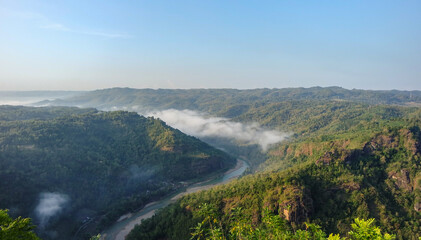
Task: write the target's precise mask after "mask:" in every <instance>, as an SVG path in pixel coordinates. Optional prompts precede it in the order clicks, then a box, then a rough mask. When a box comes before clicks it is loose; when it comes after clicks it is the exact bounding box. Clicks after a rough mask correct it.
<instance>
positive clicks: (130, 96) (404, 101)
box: [38, 87, 421, 117]
mask: <svg viewBox="0 0 421 240" xmlns="http://www.w3.org/2000/svg"><path fill="white" fill-rule="evenodd" d="M291 100H331V101H352V102H360V103H367V104H389V105H406V106H411V105H415V106H420V105H421V91H398V90H391V91H372V90H357V89H353V90H348V89H344V88H340V87H326V88H322V87H312V88H284V89H251V90H237V89H186V90H183V89H174V90H173V89H157V90H153V89H131V88H112V89H104V90H96V91H91V92H86V93H83V94H80V95H77V96H73V97H70V98H65V99H60V100H52V101H43V102H40V103H38V104H40V105H63V106H83V107H96V108H100V109H112V108H113V107H114V108H122V107H125V108H127V109H128V110H136V111H148V110H157V109H168V108H174V109H192V110H200V111H203V112H209V113H213V114H217V115H221V116H228V117H229V116H230V115H236V114H238V113H237V112H243V111H246V110H247V108H248V106H250V105H254V104H259V103H260V104H268V103H279V102H284V101H291Z"/></svg>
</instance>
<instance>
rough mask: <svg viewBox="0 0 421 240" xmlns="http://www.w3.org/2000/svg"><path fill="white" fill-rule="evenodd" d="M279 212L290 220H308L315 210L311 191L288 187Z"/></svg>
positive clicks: (300, 221)
mask: <svg viewBox="0 0 421 240" xmlns="http://www.w3.org/2000/svg"><path fill="white" fill-rule="evenodd" d="M278 212H279V213H280V214H283V217H284V218H285V219H286V220H287V221H290V222H295V223H302V222H304V221H306V219H307V218H308V217H309V215H310V214H311V213H312V212H313V199H311V197H310V193H309V191H307V190H305V189H301V188H290V189H287V191H285V196H284V200H283V201H282V200H281V202H280V205H279V210H278Z"/></svg>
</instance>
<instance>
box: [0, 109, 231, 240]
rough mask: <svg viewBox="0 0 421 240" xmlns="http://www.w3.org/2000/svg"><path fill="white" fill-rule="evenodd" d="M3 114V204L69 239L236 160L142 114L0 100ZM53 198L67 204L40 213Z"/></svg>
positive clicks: (0, 172) (0, 174)
mask: <svg viewBox="0 0 421 240" xmlns="http://www.w3.org/2000/svg"><path fill="white" fill-rule="evenodd" d="M0 119H1V120H0V129H1V131H0V179H1V180H0V209H3V208H8V209H10V214H11V215H22V216H31V217H33V219H34V220H35V224H41V225H45V226H42V227H45V228H46V229H55V230H57V232H58V234H60V235H61V236H62V237H64V238H66V236H69V235H72V234H74V233H75V231H76V230H77V228H78V227H79V226H80V225H81V223H82V222H83V221H86V220H87V219H94V223H93V224H94V225H97V226H100V227H101V226H106V225H107V224H109V223H111V222H114V221H115V220H116V219H117V218H118V217H119V216H121V215H122V214H124V213H126V212H128V211H132V210H135V209H138V208H140V207H142V206H143V205H144V204H146V203H148V202H150V201H152V200H154V199H156V198H159V197H161V196H163V195H165V194H168V193H169V192H171V191H174V190H175V189H177V188H179V187H181V186H182V184H181V183H180V181H188V180H192V179H196V178H198V177H203V176H205V175H208V174H211V173H214V172H215V171H221V170H224V169H227V168H229V167H231V166H233V165H234V163H235V161H234V159H232V158H230V157H229V156H227V155H226V154H225V153H223V152H221V151H219V150H216V149H214V148H212V147H210V146H209V145H207V144H205V143H203V142H201V141H199V140H198V139H196V138H194V137H190V136H187V135H185V134H183V133H181V132H180V131H178V130H176V129H173V128H171V127H169V126H167V125H166V124H165V123H164V122H162V121H160V120H158V119H154V118H145V117H142V116H139V115H138V114H136V113H129V112H123V111H118V112H100V111H97V110H93V109H85V110H82V109H76V108H28V107H9V106H0ZM47 197H54V198H55V199H56V200H57V201H58V202H59V203H62V205H60V206H59V205H57V204H56V205H54V207H57V208H58V207H60V211H57V215H58V216H57V217H56V216H55V215H51V216H50V215H48V214H47V215H46V216H41V217H40V211H39V208H38V207H39V206H40V205H39V204H38V203H39V202H40V201H43V200H42V199H43V198H47ZM47 203H48V204H50V202H47ZM37 205H38V206H37ZM34 209H35V210H34ZM59 213H62V214H61V215H59ZM47 222H48V224H47ZM94 231H98V229H94ZM44 237H48V235H45V236H44Z"/></svg>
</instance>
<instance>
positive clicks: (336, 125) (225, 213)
mask: <svg viewBox="0 0 421 240" xmlns="http://www.w3.org/2000/svg"><path fill="white" fill-rule="evenodd" d="M300 103H302V102H300ZM342 104H343V103H337V102H317V101H315V102H314V103H308V107H304V106H302V105H301V106H300V105H296V106H297V108H293V107H290V106H294V104H293V103H291V104H285V105H284V104H275V105H274V106H271V105H266V106H262V107H261V108H260V109H259V108H256V111H254V113H255V114H253V115H250V116H249V117H247V119H250V118H256V119H257V118H258V121H259V122H262V123H263V122H267V123H268V124H270V125H272V126H275V125H278V124H279V125H281V124H287V125H288V123H290V125H289V126H290V128H291V129H295V130H296V131H297V134H296V135H295V137H294V138H292V139H291V140H290V141H289V142H284V143H281V144H280V145H278V146H277V147H275V148H272V149H271V150H270V151H269V153H268V155H269V160H268V161H266V162H265V163H264V164H263V165H261V169H262V172H260V173H256V174H254V175H250V176H246V177H243V178H242V179H240V180H238V181H236V182H233V183H231V184H229V185H227V186H221V187H217V188H215V189H212V190H210V191H205V192H201V193H197V194H192V195H189V196H186V197H185V198H183V199H181V200H180V201H179V202H177V203H176V204H174V205H173V206H171V207H169V208H167V209H165V210H163V211H161V212H160V213H158V214H157V215H156V216H155V217H153V218H152V219H150V220H148V221H145V222H144V223H143V224H142V225H140V226H138V227H137V228H135V230H134V231H133V232H132V233H131V234H130V237H129V239H187V238H189V235H190V233H191V232H192V228H193V227H196V226H197V224H198V222H201V221H202V218H201V217H200V216H198V214H197V212H198V211H199V207H200V206H202V205H203V204H204V203H206V204H211V205H212V206H215V207H216V216H218V219H219V221H220V223H221V224H222V228H223V231H224V232H225V233H226V235H228V233H229V231H230V229H232V228H233V227H234V226H235V224H237V223H238V222H239V221H240V222H245V223H247V224H250V225H251V226H253V227H257V226H259V224H261V222H262V219H263V215H264V214H263V213H264V212H265V209H266V208H268V209H269V210H270V211H271V212H272V213H274V214H277V215H279V216H281V217H282V218H283V219H285V220H286V221H288V223H289V224H288V225H289V228H290V229H291V230H296V229H299V228H303V227H304V226H303V222H305V221H307V222H313V223H316V224H318V225H320V226H322V228H323V229H324V230H326V231H327V232H335V233H341V234H342V235H345V234H346V233H347V232H349V230H350V229H349V226H350V224H351V223H352V221H353V219H354V218H356V217H359V218H365V219H367V218H376V219H377V221H378V225H379V226H380V227H381V228H382V229H383V230H385V231H387V232H391V233H395V234H396V235H397V237H398V239H418V237H420V235H419V233H420V232H421V229H420V227H421V208H420V204H421V203H420V200H421V188H420V186H421V182H420V180H421V144H420V143H421V133H420V128H421V120H420V119H421V118H420V116H419V112H420V109H417V108H399V107H390V106H370V105H368V106H366V107H364V106H365V105H361V104H356V103H352V104H348V103H347V104H346V105H345V106H344V107H340V106H341V105H342ZM283 106H285V108H283ZM304 113H305V114H304ZM245 116H246V115H243V116H240V117H245ZM277 116H279V118H278V117H277ZM291 116H295V117H293V118H291V119H289V118H290V117H291ZM292 119H295V120H296V122H295V123H293V120H292ZM303 123H305V124H303ZM300 124H302V125H300ZM313 126H317V127H313ZM234 209H237V210H238V209H242V215H241V218H238V213H237V212H236V211H235V210H234ZM178 222H181V223H182V224H181V223H180V224H177V223H178Z"/></svg>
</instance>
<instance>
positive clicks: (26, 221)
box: [0, 209, 40, 240]
mask: <svg viewBox="0 0 421 240" xmlns="http://www.w3.org/2000/svg"><path fill="white" fill-rule="evenodd" d="M7 212H8V210H2V209H0V239H2V240H19V239H26V240H39V239H40V238H38V237H37V235H36V234H35V233H34V232H33V229H34V228H35V226H34V225H32V222H31V219H30V218H21V217H18V218H16V219H12V218H11V217H10V216H9V214H7Z"/></svg>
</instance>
